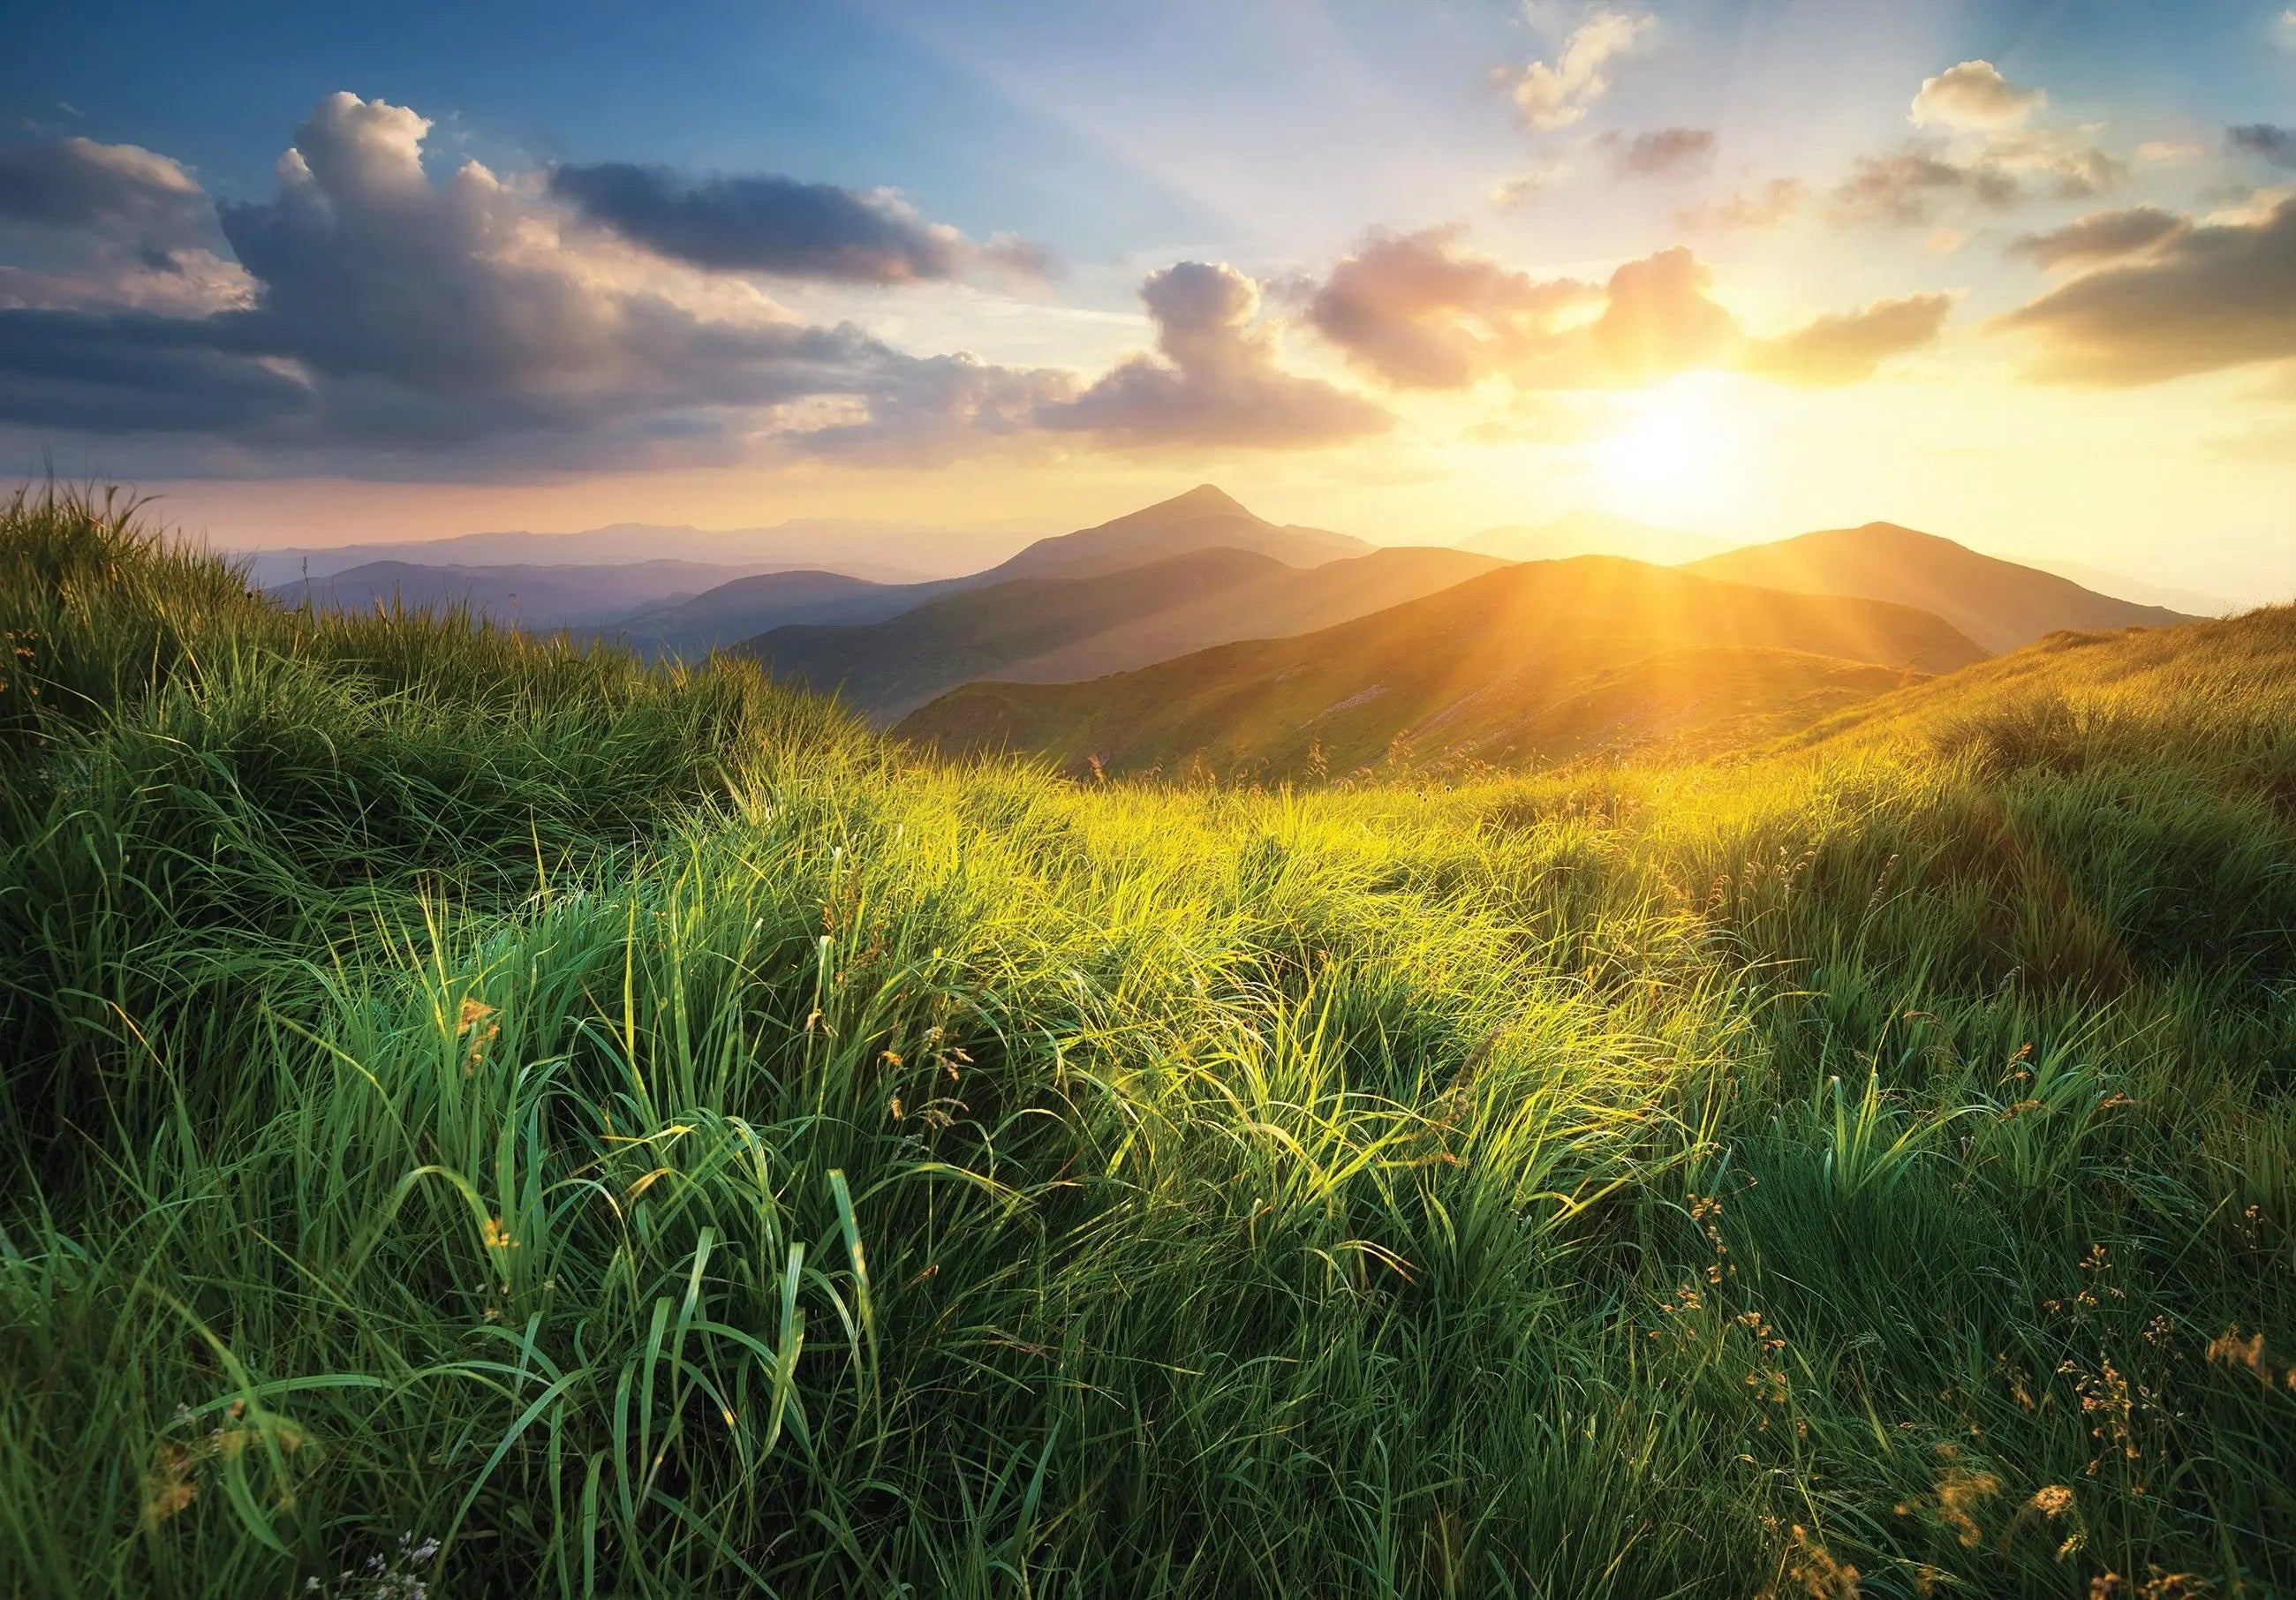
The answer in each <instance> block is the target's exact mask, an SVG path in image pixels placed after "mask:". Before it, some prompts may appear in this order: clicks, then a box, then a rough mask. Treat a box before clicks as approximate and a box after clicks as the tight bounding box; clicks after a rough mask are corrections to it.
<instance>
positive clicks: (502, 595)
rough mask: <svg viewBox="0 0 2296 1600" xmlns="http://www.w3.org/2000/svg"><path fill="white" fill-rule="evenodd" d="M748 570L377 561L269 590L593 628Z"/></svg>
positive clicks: (318, 599) (359, 607) (295, 601)
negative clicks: (465, 609) (457, 608)
mask: <svg viewBox="0 0 2296 1600" xmlns="http://www.w3.org/2000/svg"><path fill="white" fill-rule="evenodd" d="M745 576H746V575H745V574H744V573H743V572H742V569H740V568H739V567H723V566H713V565H710V564H709V563H706V562H685V561H648V562H628V563H627V564H620V565H613V566H498V567H476V566H434V565H430V564H428V563H422V562H401V561H376V562H365V563H364V564H362V565H360V566H357V567H353V568H351V569H349V570H348V571H342V572H335V573H331V574H329V575H327V576H325V577H314V578H308V579H304V578H295V579H292V580H291V581H288V582H284V583H277V584H274V585H273V586H271V587H270V588H269V589H268V590H266V593H267V594H269V595H273V596H274V597H275V598H277V599H279V600H282V601H283V602H285V603H288V604H290V605H299V604H300V603H302V602H303V601H304V600H306V599H308V600H310V601H311V602H312V603H315V604H316V605H319V606H321V607H324V608H326V609H330V610H335V611H365V610H368V609H369V608H371V607H373V606H374V605H376V604H378V603H380V604H383V605H389V604H392V603H398V604H402V605H405V606H406V607H407V608H408V609H410V610H414V609H430V610H436V609H439V608H440V607H442V606H447V605H455V604H467V605H469V606H470V607H471V609H472V610H474V611H479V612H480V613H482V614H484V615H486V616H488V617H491V618H493V619H496V621H500V622H508V623H513V624H515V625H516V626H519V627H521V628H591V627H598V626H603V625H604V624H607V623H609V622H611V621H613V620H616V619H620V618H622V617H626V616H627V615H629V614H630V613H631V612H633V611H638V610H641V609H644V608H645V607H648V606H653V605H659V604H662V603H668V602H673V601H676V600H681V599H685V598H687V597H690V596H692V595H699V594H701V593H703V592H704V591H707V590H710V589H714V588H716V587H718V586H719V585H721V584H724V583H726V582H727V581H728V580H729V579H736V578H743V577H745ZM844 581H845V582H848V583H854V582H858V581H859V580H858V579H856V578H847V579H844Z"/></svg>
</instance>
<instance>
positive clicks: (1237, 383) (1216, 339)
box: [1037, 261, 1395, 448]
mask: <svg viewBox="0 0 2296 1600" xmlns="http://www.w3.org/2000/svg"><path fill="white" fill-rule="evenodd" d="M1140 298H1141V299H1142V300H1143V301H1144V302H1145V303H1146V305H1147V308H1148V315H1149V316H1150V317H1151V318H1152V320H1153V321H1154V322H1155V324H1156V348H1157V349H1158V350H1159V351H1160V353H1161V355H1162V357H1163V359H1161V360H1158V359H1156V358H1155V357H1150V356H1144V355H1143V356H1134V357H1130V358H1129V359H1128V360H1126V361H1124V362H1122V363H1121V364H1119V365H1118V366H1116V367H1115V368H1114V369H1113V370H1111V371H1110V372H1109V373H1106V374H1105V375H1103V377H1102V378H1101V379H1100V380H1099V381H1098V382H1095V383H1094V384H1093V385H1092V387H1090V388H1089V389H1087V390H1085V391H1084V392H1083V393H1082V394H1080V395H1078V396H1077V397H1076V398H1074V399H1072V400H1065V401H1058V402H1054V403H1053V404H1050V405H1046V406H1040V407H1039V408H1038V409H1037V421H1038V423H1040V424H1041V425H1042V426H1044V427H1046V428H1052V429H1062V430H1078V431H1087V432H1092V433H1097V434H1099V435H1101V436H1102V437H1103V438H1104V439H1108V440H1110V441H1111V442H1113V443H1119V444H1128V445H1150V446H1153V445H1166V444H1182V443H1185V444H1207V445H1240V446H1253V447H1274V448H1287V447H1304V446H1310V445H1325V444H1333V443H1336V442H1338V441H1340V440H1342V439H1357V438H1360V437H1363V436H1365V435H1366V434H1372V433H1378V432H1382V431H1385V430H1386V429H1388V428H1389V427H1390V426H1392V425H1393V423H1394V420H1395V419H1394V418H1393V417H1392V416H1391V415H1390V414H1388V413H1387V412H1386V411H1385V410H1384V409H1382V407H1380V406H1375V405H1374V404H1373V403H1372V402H1371V401H1369V400H1366V399H1364V398H1361V397H1360V396H1357V395H1351V394H1349V393H1348V392H1347V391H1346V390H1341V389H1336V388H1334V387H1333V386H1332V385H1331V384H1329V383H1325V382H1321V381H1319V380H1317V379H1314V378H1305V377H1301V376H1299V375H1298V374H1296V373H1288V372H1285V371H1284V370H1283V368H1281V367H1280V366H1278V365H1276V357H1275V339H1274V335H1273V334H1272V332H1270V331H1269V330H1268V329H1267V328H1265V327H1263V326H1260V325H1258V324H1257V323H1256V322H1255V318H1256V317H1257V316H1258V314H1259V286H1258V285H1257V284H1255V283H1253V282H1252V281H1251V279H1250V278H1248V277H1246V276H1244V275H1243V274H1242V273H1240V272H1238V271H1236V269H1235V268H1234V267H1228V266H1226V265H1213V264H1210V263H1207V262H1202V261H1182V262H1180V263H1178V264H1177V265H1175V266H1172V267H1166V268H1164V269H1163V270H1162V271H1160V272H1155V273H1151V274H1150V275H1149V276H1148V279H1147V281H1146V282H1145V283H1143V284H1142V285H1141V289H1140Z"/></svg>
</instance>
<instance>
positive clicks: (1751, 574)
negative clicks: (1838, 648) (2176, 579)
mask: <svg viewBox="0 0 2296 1600" xmlns="http://www.w3.org/2000/svg"><path fill="white" fill-rule="evenodd" d="M1687 570H1690V571H1693V572H1696V573H1699V574H1701V575H1702V576H1704V577H1708V578H1723V579H1725V580H1726V581H1728V582H1731V583H1751V584H1759V585H1760V586H1762V587H1765V588H1773V589H1792V590H1794V591H1796V592H1797V593H1800V594H1805V595H1853V596H1856V597H1858V598H1862V599H1868V600H1893V601H1896V602H1898V603H1900V604H1903V605H1910V606H1914V607H1916V608H1918V609H1919V610H1922V611H1930V612H1932V613H1934V614H1935V615H1937V616H1939V617H1942V618H1944V619H1946V620H1947V621H1948V622H1950V623H1952V624H1953V625H1954V627H1956V628H1959V629H1960V630H1961V631H1962V632H1963V633H1964V634H1967V635H1968V636H1970V637H1971V638H1972V639H1974V640H1976V641H1977V642H1978V643H1979V644H1982V645H1983V646H1985V648H1986V649H1988V650H1989V651H2004V650H2014V649H2016V648H2017V647H2018V646H2019V645H2021V644H2031V643H2032V642H2033V641H2034V640H2036V639H2038V638H2040V637H2042V636H2044V635H2046V634H2052V633H2055V632H2057V631H2058V630H2059V629H2061V628H2170V627H2174V626H2176V625H2177V624H2178V623H2180V622H2189V621H2191V620H2192V619H2191V618H2190V617H2187V616H2185V615H2184V614H2182V613H2181V612H2177V611H2168V610H2166V609H2164V608H2162V607H2160V606H2152V605H2138V604H2136V603H2132V602H2130V601H2126V600H2116V599H2114V598H2112V596H2111V595H2099V594H2097V593H2095V591H2094V590H2090V589H2085V588H2083V587H2080V585H2079V584H2077V583H2075V582H2073V581H2072V580H2071V578H2060V577H2058V576H2057V575H2056V574H2055V573H2054V572H2044V571H2041V570H2038V569H2037V568H2033V567H2024V566H2020V565H2018V564H2017V563H2016V562H2005V561H2001V560H1998V559H1997V558H1996V557H1993V556H1990V555H1980V554H1978V553H1977V552H1976V551H1974V550H1972V549H1970V548H1968V547H1967V546H1963V545H1956V544H1955V543H1954V542H1953V541H1952V540H1951V539H1943V538H1939V537H1937V536H1936V535H1934V534H1928V533H1916V532H1915V531H1914V530H1913V529H1910V528H1899V527H1898V526H1897V525H1896V524H1894V523H1890V522H1868V523H1866V526H1864V527H1863V528H1837V529H1829V530H1827V531H1825V532H1823V533H1806V534H1803V535H1801V536H1800V537H1796V538H1790V539H1782V540H1780V541H1778V542H1777V543H1776V544H1774V545H1756V546H1751V547H1749V548H1747V549H1743V550H1733V551H1730V552H1728V553H1726V554H1721V555H1716V556H1710V557H1709V558H1707V559H1706V560H1703V561H1697V562H1691V563H1690V564H1689V566H1688V568H1687Z"/></svg>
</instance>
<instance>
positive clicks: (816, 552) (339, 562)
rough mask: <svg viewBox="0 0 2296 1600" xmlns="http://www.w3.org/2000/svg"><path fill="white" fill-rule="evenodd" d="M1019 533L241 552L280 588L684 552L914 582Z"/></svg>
mask: <svg viewBox="0 0 2296 1600" xmlns="http://www.w3.org/2000/svg"><path fill="white" fill-rule="evenodd" d="M1018 542H1019V541H1018V540H1017V539H1011V538H1000V537H989V536H983V535H979V534H955V533H947V532H944V531H941V530H939V529H931V528H920V527H915V526H913V525H910V524H907V523H894V522H863V521H839V520H833V519H826V518H813V519H804V520H799V521H789V522H781V523H777V524H775V526H773V527H770V528H734V529H707V528H694V527H691V526H688V525H686V524H684V523H677V524H669V523H660V522H614V523H610V524H608V525H607V526H605V527H603V528H586V529H582V530H581V531H580V532H578V533H526V532H502V533H463V534H455V535H454V536H452V537H447V538H442V539H407V540H404V541H400V542H396V543H390V544H368V545H335V546H311V547H308V548H301V547H298V548H293V549H285V550H255V551H244V552H239V553H235V554H234V556H233V559H234V560H235V561H237V562H240V563H241V564H242V565H243V566H244V567H245V568H246V569H247V570H248V572H249V575H250V578H251V579H252V580H253V581H254V583H255V585H256V587H258V588H275V587H278V586H279V585H281V584H283V583H286V582H289V581H290V580H291V579H295V578H302V577H304V576H306V575H307V576H309V577H312V578H329V577H332V576H333V575H335V574H336V573H339V572H347V571H348V570H351V569H353V568H355V567H362V566H365V565H368V564H369V563H371V562H386V561H387V562H409V563H412V564H414V565H416V566H424V567H444V566H469V567H499V566H531V567H574V566H608V567H619V566H630V565H635V564H638V563H642V562H655V561H684V562H701V563H702V564H705V565H710V566H721V567H726V568H728V569H730V570H733V571H734V572H758V571H766V570H774V569H782V570H787V569H790V568H794V567H821V568H825V569H827V570H831V571H837V572H849V573H851V574H853V575H854V576H855V577H857V578H873V579H875V580H877V581H879V582H881V583H912V582H916V581H919V580H922V579H925V578H935V577H939V576H941V575H943V574H954V573H958V572H963V571H965V570H969V569H970V568H972V567H974V566H978V565H980V564H981V563H982V562H986V561H991V560H995V559H996V557H997V556H998V555H1000V554H1003V553H1004V552H1005V551H1009V550H1011V549H1012V548H1013V546H1014V545H1015V544H1017V543H1018Z"/></svg>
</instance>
